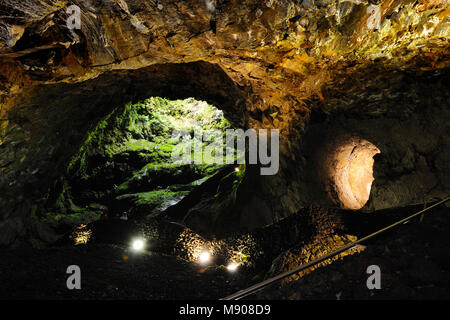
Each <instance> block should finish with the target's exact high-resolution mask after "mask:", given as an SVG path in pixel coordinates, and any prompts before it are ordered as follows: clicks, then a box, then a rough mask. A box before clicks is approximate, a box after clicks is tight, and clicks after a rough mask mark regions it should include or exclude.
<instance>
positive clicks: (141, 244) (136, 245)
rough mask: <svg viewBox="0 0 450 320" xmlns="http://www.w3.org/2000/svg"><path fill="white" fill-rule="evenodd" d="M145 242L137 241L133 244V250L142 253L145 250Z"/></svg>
mask: <svg viewBox="0 0 450 320" xmlns="http://www.w3.org/2000/svg"><path fill="white" fill-rule="evenodd" d="M144 246H145V242H144V240H142V239H136V240H134V241H133V243H132V244H131V248H133V250H134V251H142V250H143V249H144Z"/></svg>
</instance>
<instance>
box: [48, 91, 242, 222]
mask: <svg viewBox="0 0 450 320" xmlns="http://www.w3.org/2000/svg"><path fill="white" fill-rule="evenodd" d="M230 128H232V125H231V124H230V122H229V121H228V120H227V119H226V118H225V116H224V113H223V111H221V110H219V109H218V108H216V107H215V106H213V105H211V104H208V103H207V102H205V101H200V100H196V99H194V98H187V99H183V100H168V99H165V98H161V97H151V98H148V99H145V100H142V101H139V102H136V103H128V104H126V105H125V106H122V107H119V108H116V109H115V110H113V111H112V112H111V113H110V114H108V115H107V116H106V117H105V118H103V119H102V120H101V121H100V122H99V123H98V124H97V125H96V126H95V127H94V129H93V130H91V131H90V132H89V133H88V135H87V138H86V139H85V141H84V142H83V144H82V146H81V147H80V149H79V150H78V151H77V152H76V154H75V155H74V156H73V158H72V159H71V161H70V163H69V165H68V169H67V175H66V177H64V178H60V184H61V185H62V191H61V193H60V194H59V195H58V196H57V198H56V201H55V203H54V205H53V210H50V211H54V212H58V211H59V212H64V213H65V214H64V215H63V216H60V215H58V214H55V215H54V216H53V217H54V218H55V219H56V218H60V219H58V222H59V225H60V226H59V229H64V228H69V227H70V225H72V224H73V222H75V221H74V220H78V221H77V222H78V223H81V222H83V223H89V222H91V221H96V220H98V219H106V218H121V219H124V220H128V219H131V220H137V221H149V220H151V219H153V218H156V217H159V216H161V215H162V213H163V212H164V211H165V210H166V209H168V208H169V207H171V206H174V205H175V204H177V203H178V202H179V201H180V200H181V199H183V198H184V197H186V196H187V195H188V194H189V193H190V192H191V191H192V190H194V189H195V188H196V187H198V186H199V185H201V184H202V183H204V182H205V181H207V180H208V179H209V178H211V177H213V176H214V175H215V174H216V173H218V172H219V171H221V170H222V171H223V170H226V171H227V172H229V174H230V175H231V176H232V179H233V181H234V182H233V184H234V185H237V184H239V182H240V181H241V180H242V178H243V176H244V175H245V165H237V164H236V165H233V164H231V165H230V164H226V163H225V162H224V161H222V162H221V161H215V162H214V161H211V159H210V158H208V157H213V158H214V157H216V155H215V154H214V151H216V150H218V149H222V150H227V145H226V144H225V143H226V140H225V139H223V137H224V136H225V134H226V130H228V129H230ZM204 137H208V138H209V139H208V140H205V139H203V138H204ZM186 138H187V139H186ZM208 144H209V145H213V146H214V148H213V149H212V152H210V153H209V154H208V153H204V154H201V159H200V161H193V160H194V157H197V159H196V160H198V155H196V154H195V155H194V151H195V150H196V149H195V148H193V147H192V146H198V145H200V146H201V147H202V148H205V146H207V145H208ZM180 151H181V153H182V154H183V156H184V157H185V159H182V160H183V161H176V160H179V157H178V155H179V154H178V153H180ZM219 156H220V155H217V157H216V158H218V157H219ZM223 156H224V157H225V153H224V154H223ZM236 157H237V153H236ZM235 159H236V158H235ZM213 160H214V159H213ZM217 160H220V159H217ZM61 179H62V180H61ZM51 214H52V213H49V214H48V215H49V216H51ZM65 224H66V225H65Z"/></svg>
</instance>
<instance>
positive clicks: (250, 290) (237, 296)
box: [220, 197, 450, 300]
mask: <svg viewBox="0 0 450 320" xmlns="http://www.w3.org/2000/svg"><path fill="white" fill-rule="evenodd" d="M448 200H450V197H447V198H445V199H444V200H441V201H439V202H437V203H435V204H433V205H431V206H429V207H428V208H425V209H423V210H421V211H419V212H416V213H414V214H412V215H410V216H409V217H406V218H404V219H402V220H399V221H397V222H395V223H393V224H391V225H389V226H387V227H385V228H383V229H380V230H378V231H376V232H374V233H372V234H370V235H368V236H365V237H364V238H361V239H359V240H357V241H355V242H352V243H350V244H348V245H345V246H343V247H341V248H339V249H337V250H335V251H333V252H331V253H329V254H327V255H325V256H323V257H320V258H318V259H316V260H314V261H311V262H308V263H306V264H303V265H301V266H299V267H297V268H295V269H292V270H290V271H286V272H284V273H282V274H279V275H277V276H275V277H272V278H269V279H267V280H264V281H262V282H260V283H257V284H255V285H253V286H251V287H248V288H247V289H243V290H240V291H238V292H236V293H234V294H232V295H229V296H227V297H225V298H222V299H220V300H239V299H242V298H244V297H246V296H249V295H251V294H253V293H256V292H258V291H260V290H261V289H263V288H265V287H267V286H268V285H271V284H272V283H274V282H277V281H279V280H282V279H284V278H287V277H289V276H291V275H293V274H296V273H298V272H300V271H302V270H305V269H307V268H309V267H311V266H314V265H316V264H318V263H320V262H322V261H324V260H327V259H329V258H332V257H334V256H336V255H338V254H339V253H341V252H344V251H346V250H348V249H351V248H353V247H354V246H356V245H358V244H360V243H361V242H364V241H367V240H369V239H371V238H373V237H375V236H377V235H379V234H380V233H383V232H385V231H387V230H390V229H392V228H394V227H396V226H398V225H400V224H402V223H405V222H407V221H409V220H411V219H412V218H414V217H416V216H418V215H420V214H422V213H424V212H426V211H428V210H431V209H433V208H434V207H437V206H439V205H441V204H443V203H445V202H447V201H448Z"/></svg>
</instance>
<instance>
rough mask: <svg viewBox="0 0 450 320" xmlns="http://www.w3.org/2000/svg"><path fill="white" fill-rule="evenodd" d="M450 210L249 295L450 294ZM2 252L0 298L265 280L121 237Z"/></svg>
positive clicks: (167, 292)
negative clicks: (70, 283) (72, 270)
mask: <svg viewBox="0 0 450 320" xmlns="http://www.w3.org/2000/svg"><path fill="white" fill-rule="evenodd" d="M413 212H414V211H413ZM410 213H412V212H410ZM448 213H449V210H448V208H446V207H444V206H441V207H439V208H436V209H435V210H434V211H433V212H429V213H427V214H425V216H424V218H423V220H422V221H421V222H420V221H419V219H418V218H415V219H414V220H412V221H410V222H409V223H407V224H405V225H402V226H399V227H397V228H395V229H393V230H391V231H388V232H387V233H385V234H383V235H380V236H378V237H376V238H374V239H372V240H370V242H367V243H365V244H366V245H367V248H366V250H365V251H363V252H361V253H359V254H355V255H351V256H347V257H345V258H344V259H342V260H338V261H336V262H334V263H332V264H330V265H328V266H326V267H322V268H319V269H317V270H315V271H314V272H312V273H310V274H307V275H306V276H304V277H302V278H300V279H299V280H296V281H290V282H287V283H285V284H283V286H281V287H279V286H273V287H269V288H267V289H265V290H263V291H261V292H260V293H258V294H257V295H254V296H250V297H249V298H250V299H255V298H257V299H306V300H308V299H311V300H318V299H332V300H335V299H338V298H339V299H449V298H450V251H449V248H450V233H449V232H448V230H450V216H449V215H448ZM402 216H403V217H405V216H406V215H403V214H402ZM385 225H386V224H384V226H385ZM372 228H373V226H372ZM363 229H364V232H362V233H363V234H364V235H365V234H367V233H368V232H367V231H368V230H366V228H363ZM377 229H378V228H377ZM363 234H361V235H358V236H359V237H361V236H363ZM0 255H1V259H0V271H1V272H0V283H1V286H0V299H150V300H160V299H170V300H184V299H187V300H197V299H198V300H200V299H219V298H222V297H225V296H227V295H229V294H232V293H234V292H236V291H238V290H240V289H243V288H246V287H247V286H249V285H251V284H254V283H255V282H257V281H260V280H261V277H260V278H259V280H258V278H257V277H256V276H255V274H254V273H253V274H252V272H251V271H249V270H240V271H239V272H236V273H228V272H227V270H225V269H224V268H223V267H222V268H220V267H210V268H206V269H204V268H202V266H200V265H199V264H197V263H193V262H188V261H186V260H183V259H180V258H177V257H174V256H170V255H166V254H162V253H154V252H147V253H133V252H129V250H128V249H127V247H125V246H122V245H117V244H98V243H93V244H87V245H79V246H58V247H51V248H45V249H31V248H18V249H1V250H0ZM70 265H78V266H80V268H81V290H68V289H67V287H66V280H67V278H68V277H69V276H70V275H69V274H67V273H66V270H67V267H68V266H70ZM370 265H378V266H379V267H380V269H381V290H368V288H367V286H366V281H367V278H368V277H369V275H368V274H367V273H366V269H367V267H368V266H370Z"/></svg>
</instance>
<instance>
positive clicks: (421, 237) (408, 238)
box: [252, 206, 450, 300]
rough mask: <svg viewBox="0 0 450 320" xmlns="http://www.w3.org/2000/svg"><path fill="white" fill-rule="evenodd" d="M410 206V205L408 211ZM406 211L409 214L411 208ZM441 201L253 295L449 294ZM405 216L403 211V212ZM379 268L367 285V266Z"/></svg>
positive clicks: (449, 235)
mask: <svg viewBox="0 0 450 320" xmlns="http://www.w3.org/2000/svg"><path fill="white" fill-rule="evenodd" d="M413 212H414V211H413ZM413 212H411V214H412V213H413ZM449 213H450V212H449V209H448V208H447V207H445V206H441V207H439V208H436V209H434V210H433V211H432V212H428V213H426V214H425V215H424V217H423V220H422V221H420V218H414V219H413V220H411V221H409V222H408V223H406V224H404V225H401V226H398V227H397V228H394V229H392V230H390V231H388V232H386V233H385V234H383V235H380V236H377V237H375V238H373V239H371V240H369V241H368V242H367V243H365V245H366V246H367V248H366V250H364V251H363V252H361V253H360V254H357V255H351V256H347V257H345V258H344V259H342V260H338V261H336V262H334V263H332V264H329V265H327V266H325V267H322V268H319V269H317V270H315V271H314V272H312V273H310V274H307V275H305V276H304V277H302V278H300V279H298V280H295V281H290V282H287V283H285V284H283V285H282V286H281V288H280V287H279V286H272V287H269V288H267V289H265V290H264V291H262V292H260V293H259V294H258V295H256V296H253V297H252V299H255V298H258V299H277V300H280V299H292V300H321V299H325V300H338V299H339V300H352V299H358V300H359V299H364V300H378V299H381V300H384V299H387V300H390V299H395V300H397V299H408V300H409V299H413V300H415V299H433V300H434V299H436V300H441V299H445V300H448V299H450V232H449V230H450V215H449ZM404 217H405V216H404ZM371 265H377V266H379V267H380V271H381V289H379V290H377V289H375V290H369V289H368V288H367V280H368V278H369V276H370V274H368V273H367V272H366V271H367V267H369V266H371Z"/></svg>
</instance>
